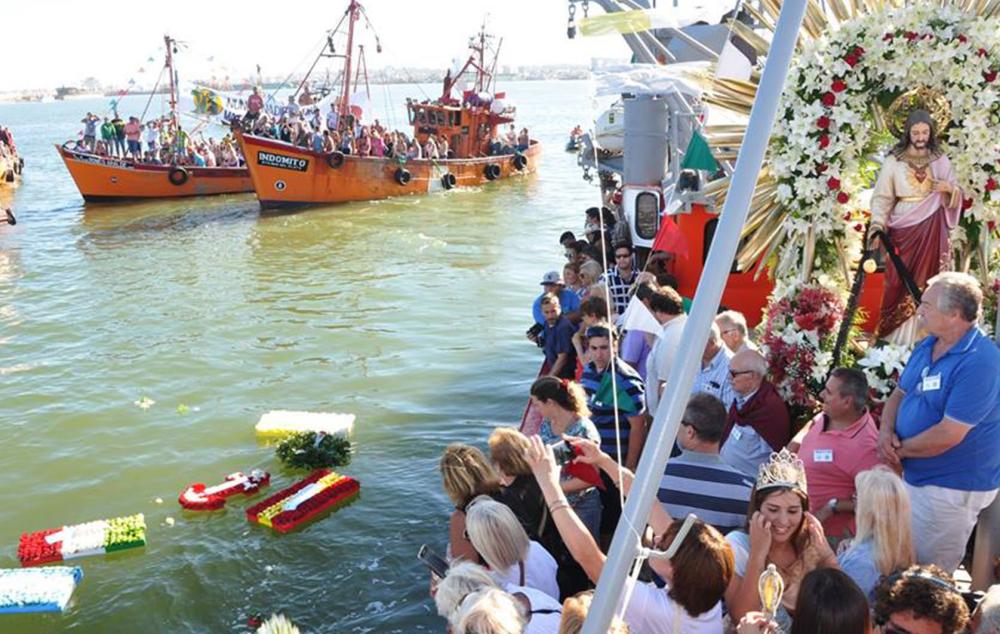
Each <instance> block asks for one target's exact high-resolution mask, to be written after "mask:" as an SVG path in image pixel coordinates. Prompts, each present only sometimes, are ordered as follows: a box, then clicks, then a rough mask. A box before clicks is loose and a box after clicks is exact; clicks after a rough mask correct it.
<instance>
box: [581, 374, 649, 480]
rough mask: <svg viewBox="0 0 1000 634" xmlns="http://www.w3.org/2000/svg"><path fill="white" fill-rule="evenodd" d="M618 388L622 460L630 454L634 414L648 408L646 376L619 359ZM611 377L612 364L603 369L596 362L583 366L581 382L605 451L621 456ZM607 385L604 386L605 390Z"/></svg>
mask: <svg viewBox="0 0 1000 634" xmlns="http://www.w3.org/2000/svg"><path fill="white" fill-rule="evenodd" d="M614 365H615V370H616V371H615V387H616V388H617V391H618V432H619V433H618V439H619V441H620V442H621V448H622V456H621V457H622V460H621V462H622V463H624V462H625V456H626V454H627V453H628V440H629V432H630V431H631V425H629V422H628V419H629V417H631V416H636V415H638V414H641V413H643V412H644V411H646V399H645V396H644V392H645V389H644V387H643V383H642V377H640V376H639V373H638V372H636V371H635V370H633V369H632V367H631V366H630V365H628V364H627V363H625V362H624V361H622V360H621V359H617V358H616V359H615V363H614ZM610 380H611V365H610V364H609V365H608V367H607V368H605V369H604V371H603V372H601V371H598V369H597V367H596V366H595V365H594V363H593V362H590V363H588V364H587V365H586V367H584V368H583V376H581V377H580V385H582V386H583V389H584V391H586V392H587V407H589V408H590V420H591V421H593V423H594V426H596V427H597V431H598V432H599V433H600V434H601V451H603V452H604V453H606V454H608V455H609V456H611V457H613V458H616V459H617V456H618V446H617V445H618V443H616V442H615V405H614V399H613V396H614V394H613V393H612V392H611V390H610V388H609V386H608V383H609V382H610ZM602 384H603V389H602Z"/></svg>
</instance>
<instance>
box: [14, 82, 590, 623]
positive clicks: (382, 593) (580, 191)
mask: <svg viewBox="0 0 1000 634" xmlns="http://www.w3.org/2000/svg"><path fill="white" fill-rule="evenodd" d="M437 88H438V87H437V86H390V87H381V86H373V87H372V93H373V94H372V101H373V103H374V104H375V106H376V107H379V106H380V105H387V104H391V106H392V111H393V114H392V115H388V116H385V118H383V122H384V123H387V124H389V125H394V126H395V127H397V128H400V129H406V127H407V126H406V123H405V118H404V114H403V113H404V110H403V102H404V100H405V97H407V96H414V97H418V98H421V99H423V98H426V95H427V94H428V93H432V92H433V91H435V90H436V89H437ZM500 89H501V90H506V92H507V96H508V98H509V99H510V101H512V102H513V103H514V104H515V105H516V106H517V108H518V125H519V126H522V125H523V126H528V127H529V129H530V130H531V133H532V136H533V137H535V138H538V139H540V140H541V142H542V143H543V145H544V148H545V154H544V155H543V159H542V164H541V169H540V171H539V173H538V174H536V175H533V176H529V177H524V178H514V179H511V180H509V181H506V182H501V183H496V184H490V185H488V186H484V187H482V188H480V189H475V190H455V191H451V192H446V193H437V194H433V195H429V196H424V197H406V198H399V199H394V200H387V201H382V202H371V203H356V204H345V205H339V206H330V207H321V208H315V209H309V210H306V211H301V212H298V213H292V214H284V215H266V214H265V215H262V214H261V213H260V211H259V209H258V206H257V203H256V200H255V198H254V197H253V195H252V194H247V195H238V196H222V197H216V198H206V199H189V200H177V201H159V202H148V203H134V204H122V205H86V206H84V205H83V202H82V199H81V198H80V196H79V194H78V192H77V191H76V189H75V187H74V185H73V183H72V181H71V179H70V177H69V174H68V173H67V172H66V170H65V168H64V166H63V164H62V162H61V160H60V159H59V157H58V155H57V153H56V151H55V148H54V144H55V143H58V142H61V141H63V140H65V139H67V138H73V137H75V136H76V134H77V132H78V131H79V130H80V128H81V127H82V126H81V124H80V123H79V121H80V119H81V118H82V116H83V115H84V114H85V113H86V111H87V110H91V111H93V112H95V113H96V114H99V115H100V114H103V113H104V112H105V111H106V110H107V105H108V100H106V99H96V100H88V101H74V102H57V103H50V104H5V105H0V123H2V124H5V125H7V126H8V127H10V128H11V130H12V132H13V133H14V136H15V140H16V142H17V144H18V147H19V150H20V153H21V155H22V156H23V157H24V158H25V161H26V167H25V177H24V183H23V184H22V186H21V187H20V188H19V189H18V190H17V191H16V193H14V194H13V195H10V194H9V193H0V207H2V206H11V207H13V209H14V212H15V214H16V215H17V218H18V224H17V225H16V226H6V225H0V440H2V444H3V451H2V452H0V473H3V474H4V482H3V486H2V487H0V567H16V566H17V565H18V561H17V557H16V552H17V542H18V538H19V535H20V534H21V533H22V532H26V531H27V532H30V531H35V530H40V529H46V528H54V527H58V526H62V525H65V524H74V523H79V522H85V521H89V520H95V519H101V518H106V517H115V516H122V515H131V514H134V513H144V514H145V517H146V522H147V525H148V531H147V538H148V545H147V546H146V547H145V548H140V549H134V550H131V551H125V552H121V553H117V554H113V555H108V556H96V557H90V558H85V559H80V560H77V563H78V564H79V565H81V566H82V567H83V570H84V574H85V577H84V579H83V581H82V582H81V584H80V586H79V587H78V589H77V591H76V593H75V595H74V599H73V601H72V603H71V606H70V608H69V609H68V610H67V612H66V613H65V614H62V615H18V616H12V617H3V618H2V620H0V631H3V632H18V633H20V632H24V633H35V632H59V631H73V632H81V633H84V632H87V633H89V632H94V633H97V632H100V633H108V632H246V631H249V630H250V629H251V628H249V627H247V625H246V622H247V618H248V617H249V616H250V615H253V614H262V615H264V616H266V615H268V614H270V613H272V612H283V613H285V614H286V615H288V616H289V617H291V618H292V619H293V620H294V621H295V622H296V623H297V624H298V625H299V626H300V627H301V628H302V630H303V631H308V632H414V631H431V632H437V631H442V629H443V621H442V620H441V619H440V618H439V617H438V616H437V615H436V613H435V612H434V609H433V603H432V602H431V600H430V599H429V596H428V574H427V572H426V570H425V569H424V567H423V566H422V565H421V564H420V563H419V562H418V561H417V560H416V557H415V555H416V552H417V549H418V548H419V546H420V545H421V544H423V543H427V544H429V545H431V546H432V547H433V548H434V549H435V550H438V551H439V552H443V551H444V548H445V545H446V542H447V518H448V514H449V512H450V510H451V507H450V504H449V501H448V499H447V497H446V496H445V494H444V492H443V491H442V489H441V483H440V477H439V474H438V472H437V460H438V457H439V456H440V453H441V451H442V449H443V448H444V447H445V445H446V444H448V443H450V442H471V443H474V444H477V445H479V446H480V447H484V446H485V438H486V436H487V434H488V433H489V431H490V430H491V429H492V428H493V427H495V426H497V425H504V424H516V423H517V422H518V421H519V420H520V416H521V412H522V409H523V407H524V404H525V399H526V398H527V388H528V386H529V384H530V382H531V380H532V379H533V377H534V374H535V372H536V371H537V368H538V364H539V363H540V359H541V354H540V351H539V350H538V349H537V348H535V347H534V346H533V345H531V344H529V343H528V342H527V341H526V340H525V338H524V331H525V330H526V329H527V328H528V327H529V326H530V325H531V310H530V306H531V302H532V301H533V299H534V297H535V296H536V295H537V294H538V293H539V291H540V287H539V285H538V282H539V280H540V279H541V276H542V274H543V273H544V272H545V271H547V270H550V269H555V268H559V267H561V265H562V263H563V257H562V248H561V247H560V246H559V245H558V243H557V239H558V236H559V234H560V233H561V232H562V231H563V230H565V229H571V230H574V231H577V232H580V231H582V223H583V210H584V209H585V208H586V207H589V206H593V205H595V204H598V200H599V194H598V190H597V188H596V185H591V184H588V183H586V182H584V181H583V180H582V179H581V172H580V170H579V168H577V166H576V160H575V157H574V156H572V155H569V154H565V153H564V152H563V146H564V144H565V141H566V138H567V135H568V133H569V130H570V129H571V128H572V127H573V126H574V125H575V124H577V123H583V122H584V121H585V120H587V119H588V118H589V117H590V116H591V108H590V101H589V96H588V85H587V83H585V82H515V83H508V84H506V85H502V86H501V87H500ZM160 101H161V100H160V98H159V97H157V98H156V99H154V100H153V105H152V109H153V111H154V112H156V111H157V109H158V108H159V107H160ZM145 103H146V98H145V97H128V98H126V99H124V100H123V102H122V105H121V106H120V109H121V113H122V114H123V115H128V114H138V113H139V112H141V110H142V108H143V106H144V105H145ZM0 192H2V190H0ZM144 399H146V404H148V402H149V401H153V403H152V404H151V405H149V407H147V408H143V407H140V406H139V405H138V404H137V403H142V402H143V400H144ZM277 409H291V410H308V411H316V412H350V413H354V414H355V415H356V416H357V422H356V425H355V431H354V434H353V436H352V440H353V441H354V446H355V454H354V459H353V461H352V463H351V464H350V465H349V466H347V467H344V468H342V469H340V471H341V472H342V473H344V474H346V475H350V476H352V477H354V478H356V479H358V480H359V481H360V482H361V487H362V489H361V491H362V493H361V497H360V499H359V500H358V501H357V502H355V503H354V504H353V505H351V506H348V507H346V508H344V509H342V510H340V511H338V512H336V513H334V514H332V515H330V516H329V517H326V518H324V519H321V520H320V521H318V522H315V523H313V524H311V525H309V526H308V527H306V528H305V529H303V530H300V531H298V532H295V533H292V534H288V535H277V534H275V533H272V532H271V531H269V530H268V529H265V528H263V527H260V526H257V525H251V524H249V523H248V522H247V521H246V519H245V518H244V515H243V509H244V508H245V507H247V506H248V505H249V504H251V503H252V502H248V501H246V500H244V499H241V498H239V497H237V498H235V501H233V502H230V503H229V504H228V505H227V507H226V509H225V510H224V511H218V512H212V513H204V514H193V513H187V512H182V510H181V509H180V507H179V506H178V504H177V496H178V494H179V493H180V492H181V491H182V490H183V489H184V488H185V487H187V486H188V485H189V484H192V483H194V482H204V483H206V484H208V485H212V484H215V483H218V482H220V481H221V480H222V479H223V477H224V476H225V475H226V474H228V473H231V472H234V471H239V470H247V469H250V468H253V467H262V468H264V469H266V470H268V471H270V472H271V473H272V485H271V487H270V489H268V491H270V492H271V493H274V492H276V491H277V490H278V489H279V488H282V487H284V486H287V485H289V484H292V483H293V482H294V480H295V476H294V475H292V474H289V473H287V472H283V471H282V469H281V466H280V464H279V463H278V461H277V460H276V458H275V457H274V452H273V448H270V447H266V446H263V445H261V444H259V443H258V442H257V440H256V438H255V435H254V431H253V426H254V424H255V423H256V421H257V420H258V418H259V417H260V415H261V414H263V413H264V412H267V411H269V410H277ZM158 498H159V499H160V500H162V501H161V502H158ZM255 499H256V500H260V499H262V498H261V497H257V498H255Z"/></svg>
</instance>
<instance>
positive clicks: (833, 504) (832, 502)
mask: <svg viewBox="0 0 1000 634" xmlns="http://www.w3.org/2000/svg"><path fill="white" fill-rule="evenodd" d="M838 502H840V500H838V499H837V498H831V499H830V501H829V502H827V503H826V505H827V506H829V507H830V512H831V513H836V512H837V503H838Z"/></svg>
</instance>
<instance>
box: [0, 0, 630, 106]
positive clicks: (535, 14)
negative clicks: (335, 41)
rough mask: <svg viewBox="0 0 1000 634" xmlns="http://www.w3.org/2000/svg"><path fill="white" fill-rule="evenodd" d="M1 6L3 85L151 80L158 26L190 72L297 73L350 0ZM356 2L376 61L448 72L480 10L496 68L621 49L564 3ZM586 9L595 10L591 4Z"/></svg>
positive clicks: (158, 62) (72, 1) (622, 53)
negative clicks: (494, 41)
mask: <svg viewBox="0 0 1000 634" xmlns="http://www.w3.org/2000/svg"><path fill="white" fill-rule="evenodd" d="M3 4H4V7H3V14H4V15H3V23H4V29H3V39H4V47H3V48H4V50H5V51H8V52H10V51H16V52H17V53H16V54H15V55H14V56H10V55H7V56H5V59H6V60H8V61H6V62H5V63H4V68H3V71H2V72H0V91H7V90H15V89H21V88H33V87H39V88H40V87H53V86H56V85H60V84H70V85H72V84H79V82H80V81H81V80H82V79H84V78H85V77H89V76H94V77H97V78H98V79H99V80H101V81H102V82H106V83H109V84H113V85H119V84H120V85H124V84H125V83H126V82H128V80H129V79H130V78H135V79H136V81H137V82H139V83H148V84H152V83H153V82H154V81H155V80H156V75H157V74H158V73H159V70H160V68H161V67H162V63H163V62H162V59H163V51H162V48H163V47H162V42H163V34H164V33H169V34H170V35H171V36H173V37H175V38H177V39H178V40H180V41H183V42H187V43H188V45H189V47H188V49H187V50H182V51H181V54H180V55H179V57H178V65H179V68H180V71H181V73H182V75H184V76H186V77H187V78H192V77H193V76H198V77H202V78H206V77H209V76H211V75H216V76H218V77H220V78H221V77H222V76H224V75H230V76H231V77H233V78H236V77H247V76H249V75H250V74H251V73H253V72H254V66H255V65H256V64H257V63H259V64H261V66H262V67H263V72H264V74H265V75H284V74H287V73H289V72H292V71H293V70H298V71H300V72H302V71H304V70H305V69H306V68H307V67H308V63H307V62H303V60H304V59H305V58H307V57H310V56H312V55H314V52H313V51H316V50H318V46H319V43H320V42H321V40H322V38H323V33H324V31H325V30H326V29H330V28H332V27H333V26H335V25H336V23H337V22H338V21H339V20H340V18H341V16H342V15H343V13H344V11H345V9H346V7H347V1H346V0H293V1H288V2H257V1H249V2H248V1H243V2H226V1H218V0H214V1H213V0H199V1H194V0H172V1H171V2H155V3H154V2H121V1H118V2H111V1H108V0H89V1H88V0H82V1H81V0H9V1H6V2H4V3H3ZM363 5H364V7H365V9H366V10H367V13H368V16H369V18H370V19H371V21H372V23H373V25H374V26H375V29H376V32H377V33H378V35H379V37H380V39H381V42H382V46H383V53H382V54H381V55H375V54H374V41H373V40H372V39H371V38H369V37H368V35H367V34H366V31H365V27H364V26H363V21H362V22H359V24H360V25H362V27H361V28H360V29H356V32H359V33H361V34H362V36H363V37H364V39H365V40H367V41H368V42H369V43H370V44H371V47H370V49H368V47H366V53H368V54H367V57H368V63H369V65H370V66H371V68H372V69H375V68H378V67H381V66H409V67H428V68H441V69H444V68H446V67H447V66H448V65H449V63H450V61H451V60H452V58H455V57H462V58H465V57H466V56H467V49H466V45H467V42H468V36H470V35H472V34H473V33H474V32H476V30H477V29H478V27H479V25H480V23H481V22H482V19H483V17H484V16H485V15H487V14H489V27H490V30H491V31H492V32H493V33H495V34H496V35H498V36H502V37H503V46H502V49H501V56H500V63H501V64H502V65H511V66H518V65H523V64H560V63H575V64H586V63H588V62H589V60H590V59H591V58H592V57H602V58H606V57H617V58H625V57H626V56H627V55H628V49H627V48H626V47H625V44H624V42H623V41H622V39H621V38H620V37H618V36H609V37H601V38H580V37H579V36H578V37H577V38H576V39H574V40H570V39H567V37H566V18H567V8H566V7H567V4H566V1H565V0H503V1H497V0H368V1H367V2H364V3H363ZM592 11H594V12H597V13H599V12H601V9H600V8H598V7H597V6H596V3H595V4H594V5H592ZM150 56H152V57H153V58H154V60H155V61H154V62H149V61H148V58H149V57H150ZM209 58H212V59H211V60H209ZM11 61H15V63H13V64H12V63H11ZM310 61H311V59H310ZM140 68H142V69H143V70H144V72H142V73H140V72H139V69H140ZM150 75H152V77H151V78H150Z"/></svg>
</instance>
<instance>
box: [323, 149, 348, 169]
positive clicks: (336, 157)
mask: <svg viewBox="0 0 1000 634" xmlns="http://www.w3.org/2000/svg"><path fill="white" fill-rule="evenodd" d="M326 164H327V165H329V166H330V167H332V168H333V169H337V168H338V167H340V166H341V165H343V164H344V153H343V152H330V154H329V155H327V157H326Z"/></svg>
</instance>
